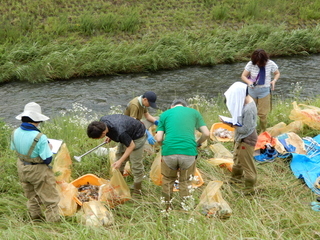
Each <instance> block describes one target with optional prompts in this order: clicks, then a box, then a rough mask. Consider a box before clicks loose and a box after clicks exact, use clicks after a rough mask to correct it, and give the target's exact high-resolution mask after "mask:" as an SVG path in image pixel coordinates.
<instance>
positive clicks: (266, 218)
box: [0, 96, 320, 240]
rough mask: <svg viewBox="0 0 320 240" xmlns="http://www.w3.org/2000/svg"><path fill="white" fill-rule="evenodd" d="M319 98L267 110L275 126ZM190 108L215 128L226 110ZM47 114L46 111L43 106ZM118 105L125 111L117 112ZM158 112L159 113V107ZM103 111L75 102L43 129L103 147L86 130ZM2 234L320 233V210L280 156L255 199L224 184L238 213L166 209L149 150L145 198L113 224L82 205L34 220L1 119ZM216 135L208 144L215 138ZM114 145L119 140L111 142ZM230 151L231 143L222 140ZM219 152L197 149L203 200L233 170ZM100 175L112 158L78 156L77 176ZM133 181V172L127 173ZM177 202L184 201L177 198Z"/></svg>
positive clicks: (75, 149) (210, 103)
mask: <svg viewBox="0 0 320 240" xmlns="http://www.w3.org/2000/svg"><path fill="white" fill-rule="evenodd" d="M319 99H320V98H319V97H317V98H315V99H305V100H301V99H299V98H296V99H274V105H273V106H274V107H273V110H272V112H271V114H270V115H269V124H270V126H273V125H275V124H277V123H279V122H280V121H283V122H285V123H286V124H289V123H290V122H291V121H292V120H290V119H289V117H288V116H289V115H290V112H291V110H292V102H293V100H296V101H297V102H298V103H305V104H309V105H313V106H317V107H320V101H319ZM188 102H189V104H190V106H191V107H193V108H195V109H198V110H199V111H200V112H201V113H202V114H203V116H204V118H205V121H206V123H207V125H208V127H209V128H210V127H211V125H212V124H213V123H215V122H218V115H219V114H223V115H225V114H227V112H226V107H225V105H224V104H223V100H222V99H219V98H214V99H205V98H204V97H202V96H195V97H194V98H192V99H188ZM43 111H44V112H45V109H43ZM116 111H119V109H118V110H116ZM159 114H160V113H159ZM97 118H98V116H96V115H95V113H92V112H91V111H90V109H85V108H83V107H82V106H81V105H79V104H75V105H74V106H73V108H72V109H69V110H68V111H67V112H65V113H61V117H59V118H54V119H51V120H50V121H48V122H44V123H42V124H41V130H42V131H43V132H44V133H45V134H46V135H47V136H49V137H50V138H55V139H63V140H64V142H65V143H66V145H67V147H68V150H69V152H70V156H71V158H73V156H75V155H77V156H79V155H80V154H82V153H84V152H86V151H88V150H89V149H91V148H93V147H95V146H97V145H98V144H99V141H97V140H93V139H89V138H88V137H87V136H86V133H85V129H86V126H87V124H88V123H89V122H91V120H96V119H97ZM0 127H1V134H0V141H1V145H0V148H1V151H0V164H1V166H2V167H1V168H0V175H1V179H0V194H1V198H0V237H1V239H8V240H9V239H10V240H12V239H19V240H20V239H120V238H121V239H319V237H320V234H319V231H318V218H319V216H318V213H317V212H315V211H313V210H312V209H311V207H310V206H309V203H310V202H312V201H315V197H316V196H315V194H314V193H313V192H312V191H311V190H310V189H309V188H308V187H306V185H305V184H304V182H303V181H302V180H300V179H296V178H295V177H294V175H293V173H292V171H291V169H290V167H289V164H290V159H280V158H278V159H276V161H275V162H272V163H265V164H257V169H258V184H257V188H258V189H260V193H259V194H257V195H256V196H253V197H248V196H244V195H242V194H241V193H239V192H237V191H235V189H234V188H233V187H231V186H229V185H226V184H223V186H222V188H221V189H220V190H221V193H222V197H223V198H224V199H225V200H226V201H227V202H228V204H229V205H230V207H231V209H232V211H233V213H232V215H231V217H230V218H229V219H219V218H206V217H205V216H203V215H202V214H201V213H200V212H199V211H196V210H194V211H190V212H182V211H177V210H175V211H171V212H169V214H165V213H163V212H162V209H163V206H162V204H161V201H160V197H161V187H159V186H155V185H154V184H153V183H152V182H151V181H150V179H149V171H150V167H151V164H152V161H153V159H154V157H155V154H151V153H147V152H146V153H145V160H144V165H145V169H146V175H147V178H146V179H145V181H144V185H143V188H144V193H145V196H144V197H143V199H142V200H133V201H130V202H126V203H125V204H122V205H118V206H117V207H116V208H115V209H112V210H110V211H111V212H112V213H113V215H114V218H115V222H114V224H113V225H112V226H110V227H108V228H105V227H97V228H90V227H86V226H85V225H84V224H82V223H81V222H80V211H78V213H77V214H76V215H75V216H72V217H65V219H64V220H63V222H62V223H59V224H47V223H32V222H31V221H30V219H29V218H28V215H27V208H26V198H24V197H23V194H22V188H21V187H20V185H19V180H18V176H17V172H16V166H15V162H16V157H15V154H14V153H13V152H12V151H10V150H9V145H8V144H9V139H10V135H11V133H12V129H11V128H10V127H8V126H6V125H5V124H4V123H3V122H0ZM317 134H319V133H318V130H314V129H311V128H309V127H307V126H304V128H303V130H302V132H300V133H299V136H300V137H304V136H310V137H314V136H316V135H317ZM213 143H214V142H212V141H211V140H210V141H209V142H208V145H210V144H213ZM109 146H110V147H114V146H115V143H111V144H110V145H109ZM224 146H225V147H226V148H227V149H229V150H231V149H232V143H224ZM212 157H213V153H212V151H211V150H210V148H209V147H208V146H207V147H204V148H203V149H201V150H200V151H199V157H198V162H197V167H198V169H200V172H201V174H202V177H203V178H204V181H205V184H204V185H203V186H202V187H200V188H198V189H196V191H195V192H194V193H193V197H194V201H195V203H196V204H197V203H198V202H199V197H200V195H201V193H202V191H203V189H204V188H205V186H206V185H207V184H208V182H209V181H212V180H221V181H225V180H227V179H228V178H229V177H230V172H228V171H227V170H226V169H225V168H220V167H215V166H213V165H211V164H210V163H208V162H207V161H206V160H207V159H209V158H212ZM88 173H92V174H96V175H97V176H99V177H102V178H105V179H110V174H109V159H108V157H107V156H104V157H99V156H97V155H96V154H94V153H91V154H89V155H87V156H85V157H83V158H82V161H81V163H78V162H76V161H73V165H72V178H73V179H76V178H78V177H80V176H83V175H84V174H88ZM126 181H127V183H128V185H130V184H131V183H132V177H127V178H126ZM175 198H176V200H175V201H174V207H175V208H177V206H178V196H175Z"/></svg>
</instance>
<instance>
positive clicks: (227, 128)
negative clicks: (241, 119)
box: [210, 123, 234, 142]
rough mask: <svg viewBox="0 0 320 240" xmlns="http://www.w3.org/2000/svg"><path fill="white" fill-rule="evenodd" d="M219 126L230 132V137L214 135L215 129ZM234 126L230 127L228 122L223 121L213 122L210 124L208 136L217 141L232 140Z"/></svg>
mask: <svg viewBox="0 0 320 240" xmlns="http://www.w3.org/2000/svg"><path fill="white" fill-rule="evenodd" d="M219 128H223V129H225V130H228V131H230V132H231V136H230V137H219V136H215V131H216V130H217V129H219ZM233 136H234V127H231V126H230V125H228V124H225V123H214V124H212V126H211V129H210V138H211V140H213V141H216V140H218V141H219V142H232V141H233V140H234V137H233Z"/></svg>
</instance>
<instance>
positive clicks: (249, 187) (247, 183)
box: [243, 179, 256, 195]
mask: <svg viewBox="0 0 320 240" xmlns="http://www.w3.org/2000/svg"><path fill="white" fill-rule="evenodd" d="M255 183H256V180H255V179H245V180H244V189H243V194H244V195H254V194H255V190H254V185H255Z"/></svg>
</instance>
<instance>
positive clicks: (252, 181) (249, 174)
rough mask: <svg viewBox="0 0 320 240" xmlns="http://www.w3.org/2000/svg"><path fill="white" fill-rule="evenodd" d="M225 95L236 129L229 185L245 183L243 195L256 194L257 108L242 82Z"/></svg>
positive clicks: (237, 83)
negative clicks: (255, 149)
mask: <svg viewBox="0 0 320 240" xmlns="http://www.w3.org/2000/svg"><path fill="white" fill-rule="evenodd" d="M224 95H225V97H226V104H227V108H228V110H229V112H230V113H231V115H232V123H230V124H231V125H232V126H233V127H234V128H235V136H234V150H233V161H234V165H233V167H232V177H231V179H230V181H229V183H231V184H240V185H242V184H243V182H244V188H243V189H242V190H243V193H244V194H246V195H249V194H254V193H255V189H254V187H255V185H256V181H257V170H256V166H255V161H254V159H253V153H254V147H255V145H256V142H257V139H258V135H257V131H256V126H257V123H256V121H257V107H256V104H255V102H254V100H253V99H252V97H250V95H248V86H247V85H246V84H244V83H242V82H235V83H234V84H232V85H231V86H230V87H229V89H228V90H227V91H226V92H225V93H224ZM220 120H221V119H220ZM228 124H229V123H228Z"/></svg>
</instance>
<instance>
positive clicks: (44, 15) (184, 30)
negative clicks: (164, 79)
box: [0, 0, 320, 82]
mask: <svg viewBox="0 0 320 240" xmlns="http://www.w3.org/2000/svg"><path fill="white" fill-rule="evenodd" d="M318 5H319V4H315V3H313V1H311V0H304V1H300V2H297V3H294V4H292V2H291V1H287V0H286V1H282V2H281V4H280V3H278V4H276V5H275V4H273V1H271V0H269V1H264V2H263V4H261V6H260V4H258V2H257V1H247V2H246V3H242V2H241V1H232V2H229V1H227V0H224V1H219V3H215V1H212V0H203V1H197V0H189V1H179V2H178V1H174V0H170V1H166V3H163V2H162V1H160V0H155V1H146V0H139V1H132V2H131V1H130V2H127V1H107V2H102V1H98V0H93V1H81V2H79V1H71V0H70V1H66V0H60V1H58V2H57V1H53V0H47V1H45V2H42V1H39V2H38V3H37V4H35V2H34V1H31V0H26V1H25V2H24V5H22V4H21V3H20V2H19V1H12V2H10V3H5V4H3V6H2V7H0V13H1V14H2V16H3V17H2V20H1V21H2V25H1V27H0V36H1V37H2V38H1V40H0V50H1V60H0V82H8V81H28V82H45V81H50V80H51V81H52V80H68V79H72V78H76V77H92V76H104V75H116V74H121V73H138V72H139V73H141V72H154V71H159V70H163V69H177V68H180V67H182V66H192V65H198V66H213V65H217V64H221V63H234V62H238V61H246V60H248V59H249V56H250V54H251V52H252V51H253V50H254V49H256V48H264V49H265V50H266V51H267V52H268V53H269V54H270V55H271V56H272V57H276V56H292V55H296V54H303V55H307V54H313V53H319V52H320V40H319V39H320V28H319V19H320V16H319V14H318V12H319V11H318V10H319V9H320V5H319V6H318ZM57 9H59V11H57ZM258 13H259V14H258ZM199 16H201V17H199ZM279 22H280V23H281V24H279Z"/></svg>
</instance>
